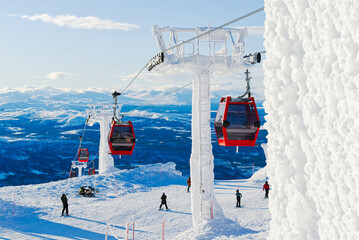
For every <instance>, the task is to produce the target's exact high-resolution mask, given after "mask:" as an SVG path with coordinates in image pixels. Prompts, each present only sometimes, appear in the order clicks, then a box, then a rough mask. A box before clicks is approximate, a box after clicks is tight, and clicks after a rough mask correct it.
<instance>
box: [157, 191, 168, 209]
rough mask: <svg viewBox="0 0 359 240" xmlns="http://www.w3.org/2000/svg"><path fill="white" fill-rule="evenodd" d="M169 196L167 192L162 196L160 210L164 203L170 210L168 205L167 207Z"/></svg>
mask: <svg viewBox="0 0 359 240" xmlns="http://www.w3.org/2000/svg"><path fill="white" fill-rule="evenodd" d="M166 199H167V196H166V194H165V193H163V194H162V197H161V205H160V209H158V210H161V209H162V205H163V204H164V205H165V206H166V210H168V207H167V200H166Z"/></svg>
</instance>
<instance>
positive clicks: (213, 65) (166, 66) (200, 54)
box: [147, 26, 260, 226]
mask: <svg viewBox="0 0 359 240" xmlns="http://www.w3.org/2000/svg"><path fill="white" fill-rule="evenodd" d="M211 29H214V28H211V27H197V28H175V27H174V28H170V27H163V28H161V27H159V26H154V27H152V34H153V35H154V37H155V38H156V40H157V44H158V47H159V48H160V50H161V53H160V54H158V55H156V56H155V57H154V58H153V59H152V60H151V61H150V62H149V63H148V65H147V69H148V70H151V69H152V68H153V67H154V66H155V65H157V64H159V63H162V64H160V65H158V67H156V70H158V71H166V70H172V71H173V70H174V69H175V70H176V71H178V72H192V73H193V76H194V77H193V81H192V87H193V90H192V91H193V92H192V153H191V159H190V166H191V180H192V187H191V189H192V190H191V209H192V220H193V225H194V226H196V225H198V224H200V223H202V222H204V221H208V220H210V219H211V218H213V212H214V209H213V203H214V202H215V197H214V173H213V167H214V165H213V159H214V157H213V153H212V144H211V126H210V113H211V98H210V76H211V74H212V73H222V74H229V73H234V72H238V71H240V70H243V69H245V68H248V67H250V66H251V65H252V64H254V63H256V60H257V59H256V58H257V57H259V58H260V54H259V53H255V54H250V55H248V56H245V55H244V47H245V44H244V39H245V37H246V36H247V35H248V31H247V29H246V28H243V29H238V28H221V29H217V30H216V31H212V32H211V33H210V34H206V32H208V31H211ZM189 35H192V36H194V37H193V38H191V39H190V40H191V41H189V40H187V41H184V40H183V37H186V38H187V39H188V36H189ZM181 36H182V38H181ZM165 37H166V39H165ZM192 39H193V40H192Z"/></svg>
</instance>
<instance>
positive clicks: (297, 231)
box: [264, 0, 359, 239]
mask: <svg viewBox="0 0 359 240" xmlns="http://www.w3.org/2000/svg"><path fill="white" fill-rule="evenodd" d="M265 11H266V22H265V28H266V30H265V47H266V51H267V55H266V61H265V62H264V72H265V79H264V83H265V88H266V89H265V98H266V102H265V105H264V106H265V109H266V112H267V113H268V115H267V116H266V120H267V123H266V128H267V130H268V145H267V172H268V177H269V180H270V184H271V187H272V191H271V193H270V196H269V197H270V202H269V208H270V212H271V215H272V220H271V229H270V234H269V238H270V239H359V207H358V202H359V187H358V186H359V140H358V139H359V121H358V119H359V28H358V26H359V17H358V16H359V15H358V13H359V1H351V0H342V1H331V0H303V1H285V0H265Z"/></svg>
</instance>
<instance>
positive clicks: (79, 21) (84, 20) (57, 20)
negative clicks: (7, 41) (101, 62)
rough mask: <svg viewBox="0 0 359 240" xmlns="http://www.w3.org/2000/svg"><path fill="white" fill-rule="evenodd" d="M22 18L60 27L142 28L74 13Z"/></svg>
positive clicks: (25, 16)
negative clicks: (79, 15)
mask: <svg viewBox="0 0 359 240" xmlns="http://www.w3.org/2000/svg"><path fill="white" fill-rule="evenodd" d="M21 18H23V19H28V20H30V21H37V20H40V21H42V22H45V23H52V24H55V25H57V26H60V27H69V28H80V29H97V30H123V31H129V30H134V29H138V28H140V26H139V25H136V24H131V23H121V22H114V21H111V20H108V19H101V18H98V17H93V16H88V17H76V16H74V15H57V16H51V15H49V14H47V13H44V14H36V15H33V16H28V15H22V16H21Z"/></svg>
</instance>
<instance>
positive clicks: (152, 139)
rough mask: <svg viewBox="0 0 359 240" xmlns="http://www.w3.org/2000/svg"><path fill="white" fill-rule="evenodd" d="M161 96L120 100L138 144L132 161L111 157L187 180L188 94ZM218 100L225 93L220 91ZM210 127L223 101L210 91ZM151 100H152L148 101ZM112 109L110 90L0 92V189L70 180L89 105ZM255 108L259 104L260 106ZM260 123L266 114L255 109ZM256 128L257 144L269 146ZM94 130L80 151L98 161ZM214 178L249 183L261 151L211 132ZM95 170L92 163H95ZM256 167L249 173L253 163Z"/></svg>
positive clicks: (96, 129)
mask: <svg viewBox="0 0 359 240" xmlns="http://www.w3.org/2000/svg"><path fill="white" fill-rule="evenodd" d="M168 92H173V89H168V90H167V91H166V92H164V91H153V90H152V91H138V92H134V91H130V90H128V92H126V94H124V95H123V96H120V98H119V100H120V103H123V104H124V105H123V107H122V112H123V113H124V115H125V119H127V120H131V121H132V122H133V123H134V126H135V133H136V138H137V143H136V147H135V151H134V154H133V155H132V156H123V157H122V158H121V159H115V164H116V165H117V166H118V167H120V168H127V169H130V168H133V167H136V166H137V165H140V164H149V163H157V162H169V161H172V162H175V163H176V166H177V168H178V169H179V170H180V171H182V172H183V173H184V174H186V175H188V174H189V157H190V152H191V139H190V138H191V105H190V104H191V90H190V89H183V90H181V91H178V92H176V93H174V94H173V95H171V96H168V97H164V95H166V94H167V93H168ZM221 94H223V92H221ZM212 95H213V96H214V98H213V99H212V103H213V104H212V113H211V117H212V121H213V118H214V116H215V112H216V110H217V107H218V102H219V100H220V97H221V96H222V95H217V93H216V92H214V93H212ZM153 99H157V100H156V101H153ZM101 104H102V105H111V104H112V96H111V91H109V90H108V91H107V90H106V91H105V90H93V89H92V90H91V89H90V90H86V91H72V90H67V89H54V88H51V87H41V88H31V87H26V88H23V89H2V90H1V91H0V145H1V148H0V163H1V164H2V166H3V167H2V169H1V170H0V186H1V185H18V184H29V183H43V182H49V181H53V180H59V179H64V178H66V177H67V176H68V172H69V169H70V162H71V161H72V160H73V159H74V157H75V155H76V149H77V147H78V144H79V136H80V135H82V133H83V130H84V124H85V121H86V109H88V107H89V105H101ZM258 106H261V104H260V103H259V104H258ZM259 113H260V117H261V120H262V122H264V114H265V113H264V109H263V108H262V107H259ZM265 136H266V131H265V130H261V131H260V135H259V139H258V143H259V144H260V143H264V142H266V138H265ZM98 144H99V125H98V124H95V125H94V126H93V127H87V128H86V132H85V135H84V141H83V146H84V147H87V148H88V149H89V151H90V158H91V159H92V158H93V157H95V155H96V153H97V151H98ZM212 144H213V152H214V155H215V174H216V177H217V178H218V179H233V178H248V177H250V176H251V175H252V173H253V171H256V170H257V169H259V168H260V167H263V166H265V156H264V152H263V150H262V148H261V147H256V148H241V152H240V153H239V154H235V148H234V147H230V148H225V147H219V146H218V144H217V143H216V138H215V136H214V132H213V131H212ZM95 162H96V164H97V161H95ZM253 164H254V166H253V167H254V168H252V165H253Z"/></svg>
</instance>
